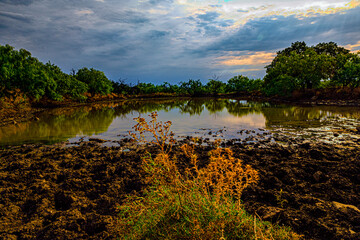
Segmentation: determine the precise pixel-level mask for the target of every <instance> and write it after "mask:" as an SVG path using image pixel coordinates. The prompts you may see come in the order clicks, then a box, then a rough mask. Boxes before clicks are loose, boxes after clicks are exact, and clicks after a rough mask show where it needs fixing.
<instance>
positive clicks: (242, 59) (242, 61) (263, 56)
mask: <svg viewBox="0 0 360 240" xmlns="http://www.w3.org/2000/svg"><path fill="white" fill-rule="evenodd" d="M275 56H276V53H272V52H271V53H269V52H254V53H252V54H248V55H243V56H225V57H219V58H217V64H218V65H225V66H241V65H265V64H270V63H271V61H272V60H273V59H274V57H275Z"/></svg>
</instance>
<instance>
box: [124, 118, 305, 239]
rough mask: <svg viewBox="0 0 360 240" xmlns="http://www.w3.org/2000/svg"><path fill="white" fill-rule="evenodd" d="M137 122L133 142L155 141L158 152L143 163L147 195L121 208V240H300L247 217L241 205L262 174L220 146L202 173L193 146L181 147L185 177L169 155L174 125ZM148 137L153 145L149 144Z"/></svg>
mask: <svg viewBox="0 0 360 240" xmlns="http://www.w3.org/2000/svg"><path fill="white" fill-rule="evenodd" d="M150 117H151V121H150V122H149V123H147V122H146V120H145V119H144V118H140V117H139V118H135V120H136V121H137V124H136V125H135V126H134V129H135V132H138V134H136V133H131V136H132V137H133V139H134V140H137V141H141V142H147V143H148V142H152V143H153V144H156V145H158V146H159V147H160V150H161V151H160V153H159V154H158V155H157V156H155V157H153V156H151V155H150V154H149V155H148V156H145V157H144V158H143V169H144V170H145V172H146V173H147V176H146V178H145V179H146V180H145V182H146V183H147V184H148V186H149V187H148V188H147V189H146V190H145V191H144V193H143V196H129V197H128V198H127V199H126V201H125V203H124V204H123V205H121V206H120V221H119V227H120V232H121V233H122V238H123V239H254V238H255V239H257V238H259V239H298V235H296V234H294V233H292V232H290V231H289V230H287V229H285V228H280V227H277V226H273V225H271V224H270V223H268V222H261V221H258V220H256V218H254V217H252V216H250V215H248V214H247V213H246V212H245V210H244V209H243V207H242V205H241V203H240V196H241V193H242V191H243V189H244V188H245V187H247V186H248V185H250V184H254V183H256V182H257V181H258V173H257V171H256V170H254V169H252V168H251V167H250V166H248V165H246V166H244V165H243V164H242V162H241V160H240V159H236V158H234V157H233V153H232V151H231V150H230V149H221V148H219V147H218V145H216V147H215V149H214V150H212V151H211V152H210V159H209V160H210V163H209V164H208V165H207V166H206V167H204V168H201V169H199V168H198V157H197V155H196V153H195V146H194V144H185V145H183V146H182V147H181V150H182V151H183V153H184V155H185V156H186V157H187V158H189V159H190V162H191V166H190V167H188V168H187V169H186V170H185V172H184V173H183V174H181V173H180V171H179V169H178V167H177V161H176V158H175V157H174V156H171V155H170V151H171V148H172V145H173V143H174V141H173V134H172V132H171V131H170V126H171V122H166V123H164V124H163V123H162V122H158V121H157V114H156V113H152V114H151V115H150ZM145 133H150V134H151V135H153V136H154V138H155V140H153V141H149V140H148V139H147V138H146V136H145Z"/></svg>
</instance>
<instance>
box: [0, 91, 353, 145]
mask: <svg viewBox="0 0 360 240" xmlns="http://www.w3.org/2000/svg"><path fill="white" fill-rule="evenodd" d="M154 111H156V112H158V114H159V117H158V119H159V120H161V121H171V122H172V123H173V125H172V127H171V129H172V131H173V132H174V133H175V135H176V137H177V138H185V137H186V136H196V137H202V138H209V139H217V138H221V139H239V140H241V139H242V140H244V139H249V137H250V136H252V135H258V136H259V135H261V136H264V137H269V138H271V136H272V134H274V133H276V132H286V133H288V134H292V135H301V136H311V135H318V136H319V137H322V138H323V139H325V140H326V139H327V136H328V135H329V133H331V136H332V137H333V134H334V132H340V133H341V134H343V133H344V129H345V130H346V129H347V130H349V131H352V130H354V129H356V128H357V127H359V126H360V113H359V108H356V107H332V106H316V107H311V106H309V107H301V106H289V105H274V104H270V103H266V102H262V103H260V102H250V101H244V100H236V99H204V98H199V99H165V100H128V101H124V102H120V103H107V104H95V105H91V106H83V107H77V108H59V109H51V110H49V111H45V112H43V113H42V114H41V115H40V116H39V119H38V120H36V121H35V120H34V121H29V122H24V123H19V124H17V125H11V126H5V127H1V128H0V145H17V144H24V143H47V144H51V143H56V142H60V141H66V140H69V142H76V141H79V140H80V139H81V140H83V139H84V140H87V139H88V138H101V139H105V140H109V141H113V142H116V141H117V140H119V139H120V138H124V137H128V136H129V135H128V132H129V131H130V130H132V126H133V125H134V124H135V121H134V120H133V119H134V118H135V117H138V116H142V117H147V115H149V114H150V113H151V112H154ZM345 132H346V131H345ZM335 135H336V134H335ZM337 135H339V134H337ZM329 139H332V138H328V140H329Z"/></svg>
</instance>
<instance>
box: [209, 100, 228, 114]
mask: <svg viewBox="0 0 360 240" xmlns="http://www.w3.org/2000/svg"><path fill="white" fill-rule="evenodd" d="M228 101H229V100H217V99H209V100H208V101H206V102H205V107H206V109H207V110H208V111H209V112H210V113H211V114H214V113H217V112H222V111H223V110H224V108H225V106H226V103H227V102H228Z"/></svg>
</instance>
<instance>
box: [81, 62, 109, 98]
mask: <svg viewBox="0 0 360 240" xmlns="http://www.w3.org/2000/svg"><path fill="white" fill-rule="evenodd" d="M76 79H77V80H79V81H81V82H83V83H86V84H87V85H88V87H89V92H90V93H101V94H109V93H111V92H112V90H113V86H112V82H111V81H110V80H109V79H108V78H107V77H106V76H105V74H104V72H102V71H99V70H95V69H94V68H90V69H88V68H86V67H84V68H82V69H79V70H78V71H77V73H76Z"/></svg>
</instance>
